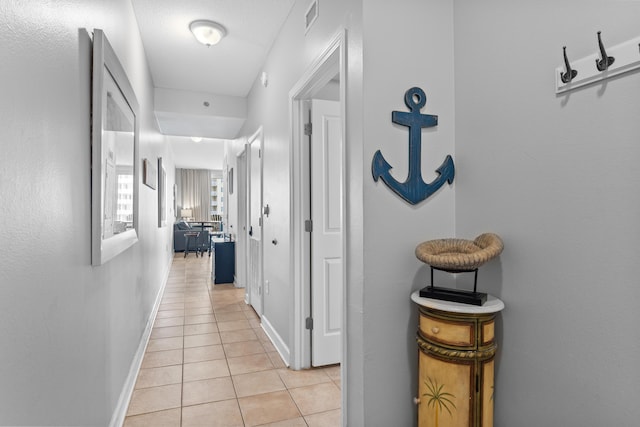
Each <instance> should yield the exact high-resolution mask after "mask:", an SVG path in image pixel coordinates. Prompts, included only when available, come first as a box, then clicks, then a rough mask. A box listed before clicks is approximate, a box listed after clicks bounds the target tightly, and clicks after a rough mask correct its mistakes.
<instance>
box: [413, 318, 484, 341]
mask: <svg viewBox="0 0 640 427" xmlns="http://www.w3.org/2000/svg"><path fill="white" fill-rule="evenodd" d="M420 331H421V332H422V334H423V335H424V336H425V337H426V338H429V339H431V340H433V341H437V342H441V343H443V344H449V345H454V346H459V347H473V346H475V342H474V337H475V323H468V322H454V321H447V320H443V319H437V318H434V317H430V316H427V315H425V314H424V313H421V314H420Z"/></svg>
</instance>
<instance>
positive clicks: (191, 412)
mask: <svg viewBox="0 0 640 427" xmlns="http://www.w3.org/2000/svg"><path fill="white" fill-rule="evenodd" d="M340 388H341V384H340V367H339V366H331V367H327V368H321V369H311V370H304V371H293V370H290V369H287V368H286V366H285V364H284V363H283V362H282V359H281V358H280V356H279V355H278V353H277V352H276V350H275V348H274V347H273V345H272V344H271V342H270V341H269V338H268V337H267V335H266V334H265V333H264V331H263V330H262V328H261V326H260V321H259V318H258V316H257V315H256V313H255V312H254V311H253V309H252V308H251V307H250V306H248V305H246V304H245V303H244V289H236V288H235V287H234V286H233V285H213V284H212V282H211V259H210V258H208V257H206V256H205V257H204V258H196V257H195V256H194V254H190V255H189V256H188V257H187V258H184V257H183V255H182V254H176V256H175V258H174V260H173V266H172V268H171V272H170V273H169V279H168V282H167V286H166V288H165V291H164V295H163V298H162V302H161V305H160V308H159V310H158V314H157V316H156V321H155V323H154V327H153V330H152V332H151V338H150V340H149V344H148V346H147V350H146V353H145V356H144V360H143V362H142V367H141V369H140V373H139V374H138V379H137V382H136V386H135V390H134V392H133V395H132V397H131V401H130V402H129V408H128V411H127V417H126V419H125V423H124V426H125V427H135V426H153V427H156V426H157V427H160V426H167V427H169V426H176V427H180V426H185V427H187V426H211V427H215V426H223V427H234V426H280V427H285V426H286V427H298V426H308V427H338V426H340V419H341V410H340V402H341V399H340V395H341V391H340Z"/></svg>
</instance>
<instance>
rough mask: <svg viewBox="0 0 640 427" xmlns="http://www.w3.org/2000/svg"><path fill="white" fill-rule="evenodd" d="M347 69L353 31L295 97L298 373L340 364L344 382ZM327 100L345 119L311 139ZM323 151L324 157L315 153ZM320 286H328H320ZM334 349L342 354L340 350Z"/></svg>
mask: <svg viewBox="0 0 640 427" xmlns="http://www.w3.org/2000/svg"><path fill="white" fill-rule="evenodd" d="M345 67H346V32H345V31H342V32H340V33H339V34H338V35H336V36H335V37H334V38H333V40H332V41H331V42H330V43H329V45H328V47H327V49H326V50H325V51H324V52H323V54H322V55H320V57H319V58H318V59H317V60H316V61H315V62H314V64H313V65H312V67H311V68H310V69H309V71H308V72H307V73H305V75H303V76H302V78H301V79H300V80H299V82H298V84H296V86H295V87H294V88H293V89H292V90H291V91H290V93H289V100H290V111H291V126H292V127H291V144H292V145H291V159H290V163H291V173H292V176H291V178H292V179H291V194H292V215H291V218H292V221H291V236H292V251H291V266H292V269H291V283H293V284H294V285H293V287H294V292H293V298H294V301H293V307H294V309H293V312H292V319H291V320H292V321H291V323H290V324H291V331H290V332H291V336H292V337H293V345H292V352H291V358H290V364H291V367H292V368H293V369H303V368H309V367H312V366H315V365H318V364H319V365H322V364H326V363H335V362H337V363H340V364H341V375H342V378H345V377H346V375H345V372H346V369H347V366H346V364H345V363H344V362H345V361H346V360H347V358H346V348H347V346H346V345H345V344H346V333H344V331H346V330H347V327H346V315H345V312H346V286H345V285H344V284H345V283H346V280H345V279H346V268H345V266H346V265H347V259H346V246H347V241H346V233H345V232H344V229H343V224H344V219H345V218H346V217H347V215H346V203H345V200H344V197H345V194H346V192H345V182H344V177H345V176H347V174H346V161H345V147H346V126H345V122H346V117H345V105H346V82H345V77H346V69H345ZM320 98H325V100H326V99H331V100H332V101H333V102H334V103H335V108H336V110H334V111H337V113H336V112H326V111H325V113H323V115H321V118H320V119H316V121H318V120H319V122H313V123H312V125H311V132H309V126H307V130H306V132H305V125H306V124H308V123H309V120H308V119H309V117H310V116H313V113H314V111H318V110H323V111H324V106H319V104H320V103H319V102H318V101H317V100H318V99H320ZM314 100H315V101H314ZM322 116H323V117H322ZM336 117H337V121H336ZM314 132H316V135H324V137H327V138H328V139H324V140H323V139H322V138H321V139H320V141H321V142H319V143H317V142H316V141H314V142H310V141H311V140H312V138H313V133H314ZM308 133H311V135H308ZM331 140H333V141H338V143H337V145H336V144H333V145H332V143H331V142H330V141H331ZM311 144H320V145H322V146H323V148H318V147H312V146H311ZM316 148H318V150H319V151H317V152H316V151H314V150H315V149H316ZM323 159H324V160H323ZM327 167H328V168H329V169H327ZM318 168H319V169H320V171H318V170H317V169H318ZM314 170H316V172H320V174H319V176H320V181H321V184H320V186H318V182H317V181H316V179H315V178H314V176H313V175H314ZM314 181H316V182H315V184H314ZM327 186H328V187H327ZM329 194H330V195H331V199H332V200H333V202H331V201H327V199H326V197H325V196H327V195H329ZM314 196H318V197H319V196H322V197H324V198H325V200H324V201H318V200H320V199H319V198H318V199H316V198H315V197H314ZM314 200H315V201H314ZM318 203H320V204H321V205H320V209H321V211H322V213H321V214H318V213H314V210H315V208H317V207H318ZM318 215H320V217H318ZM326 231H329V233H326ZM338 231H339V232H338ZM319 234H324V237H336V236H337V241H336V240H335V239H333V241H332V242H329V243H327V241H325V242H324V243H325V245H324V246H331V247H332V250H333V251H334V252H333V254H332V255H328V256H321V255H320V254H319V253H318V252H319V251H320V249H318V248H317V247H316V246H315V244H316V243H317V241H318V240H319V239H320V240H321V238H320V237H318V236H319ZM328 235H330V236H328ZM324 237H322V238H324ZM314 240H315V241H314ZM335 254H337V256H336V255H335ZM318 270H321V271H318ZM315 273H321V276H317V277H314V274H315ZM322 274H323V276H322ZM318 277H323V278H322V279H319V278H318ZM318 281H320V283H317V282H318ZM325 285H326V286H325ZM322 286H324V287H322ZM318 291H319V292H318ZM322 296H324V297H325V301H324V302H325V305H324V306H322V305H320V306H318V305H317V303H318V300H319V299H321V298H322ZM314 330H316V332H318V330H321V332H322V333H323V334H324V335H328V336H331V338H333V339H334V343H335V339H336V336H337V342H338V348H337V351H338V358H337V360H335V362H332V360H333V359H332V358H331V357H332V356H329V358H325V356H322V355H314V344H315V346H316V347H320V349H322V350H324V349H325V344H324V343H320V344H318V343H317V342H316V341H317V340H318V337H317V336H314V334H313V333H312V332H313V331H314ZM330 346H332V349H333V350H335V344H330ZM345 387H346V384H345V383H344V382H343V388H342V390H343V392H342V395H343V399H342V400H343V401H342V411H343V419H346V417H345V412H346V409H347V405H346V402H345V396H346V393H345Z"/></svg>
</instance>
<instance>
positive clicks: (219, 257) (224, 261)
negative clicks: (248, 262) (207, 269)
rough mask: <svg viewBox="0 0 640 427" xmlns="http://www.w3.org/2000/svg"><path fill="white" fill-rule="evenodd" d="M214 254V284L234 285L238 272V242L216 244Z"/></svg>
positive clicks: (212, 272) (212, 269) (212, 271)
mask: <svg viewBox="0 0 640 427" xmlns="http://www.w3.org/2000/svg"><path fill="white" fill-rule="evenodd" d="M213 254H214V256H213V266H212V268H211V275H212V277H211V279H212V280H213V283H215V284H216V285H217V284H220V283H233V281H234V275H235V270H236V242H215V243H214V245H213Z"/></svg>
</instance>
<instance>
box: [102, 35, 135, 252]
mask: <svg viewBox="0 0 640 427" xmlns="http://www.w3.org/2000/svg"><path fill="white" fill-rule="evenodd" d="M92 95H93V99H92V123H91V126H92V132H91V134H92V135H91V144H92V148H91V216H92V218H91V239H92V242H91V264H92V265H102V264H104V263H106V262H107V261H109V260H110V259H112V258H114V257H115V256H116V255H118V254H120V253H121V252H123V251H125V250H126V249H127V248H129V247H131V246H132V245H133V244H135V243H136V242H137V241H138V191H139V183H138V181H139V170H140V165H139V161H138V138H139V133H140V126H139V123H138V122H139V118H138V111H139V105H138V101H137V99H136V96H135V93H134V92H133V88H132V87H131V84H130V83H129V79H128V78H127V75H126V74H125V72H124V69H123V68H122V65H121V64H120V61H119V60H118V57H117V56H116V54H115V52H114V50H113V48H112V47H111V45H110V44H109V41H108V40H107V38H106V36H105V35H104V32H103V31H102V30H99V29H95V30H94V33H93V76H92Z"/></svg>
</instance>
